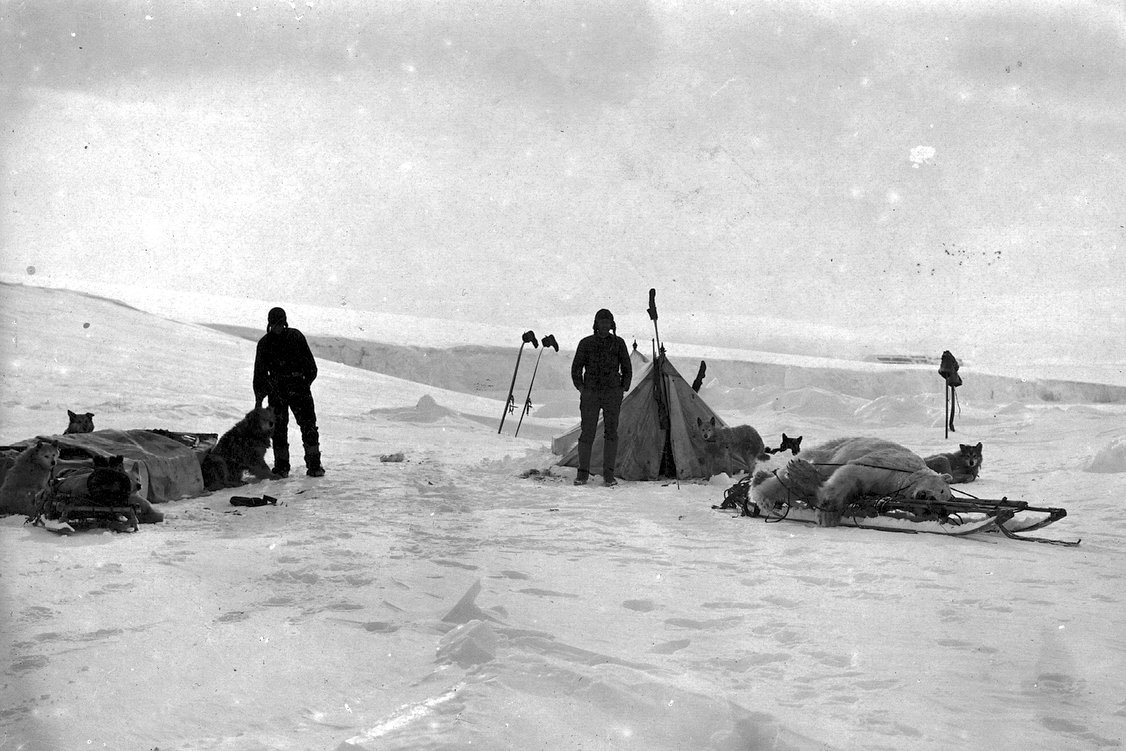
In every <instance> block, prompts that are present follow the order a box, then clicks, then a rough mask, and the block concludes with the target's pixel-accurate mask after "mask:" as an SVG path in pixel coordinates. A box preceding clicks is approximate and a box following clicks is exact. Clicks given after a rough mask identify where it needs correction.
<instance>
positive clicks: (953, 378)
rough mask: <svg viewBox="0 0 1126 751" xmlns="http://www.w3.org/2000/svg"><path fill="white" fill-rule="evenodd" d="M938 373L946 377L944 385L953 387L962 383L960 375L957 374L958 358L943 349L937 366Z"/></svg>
mask: <svg viewBox="0 0 1126 751" xmlns="http://www.w3.org/2000/svg"><path fill="white" fill-rule="evenodd" d="M938 374H939V375H940V376H942V377H943V378H945V379H946V385H947V386H949V387H950V388H955V387H957V386H961V385H962V377H961V376H960V375H958V359H957V358H956V357H954V355H952V354H951V353H950V350H945V351H944V352H943V353H942V364H941V365H939V366H938Z"/></svg>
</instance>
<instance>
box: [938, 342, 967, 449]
mask: <svg viewBox="0 0 1126 751" xmlns="http://www.w3.org/2000/svg"><path fill="white" fill-rule="evenodd" d="M938 374H939V375H940V376H942V377H943V378H944V379H946V406H947V407H948V408H949V410H950V417H949V418H948V419H947V421H946V435H947V437H949V436H950V432H951V431H954V407H955V406H956V405H957V404H958V395H957V394H956V393H955V391H954V389H956V388H957V387H958V386H961V385H962V377H961V376H960V375H958V360H957V358H955V357H954V355H953V354H951V352H950V350H944V351H943V353H942V363H941V364H940V365H939V366H938ZM955 432H956V431H955Z"/></svg>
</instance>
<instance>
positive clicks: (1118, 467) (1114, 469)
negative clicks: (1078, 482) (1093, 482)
mask: <svg viewBox="0 0 1126 751" xmlns="http://www.w3.org/2000/svg"><path fill="white" fill-rule="evenodd" d="M1083 471H1084V472H1099V473H1103V474H1112V473H1118V472H1126V437H1123V438H1116V439H1115V440H1113V441H1111V442H1110V443H1109V444H1107V445H1106V446H1104V447H1103V448H1102V449H1100V450H1099V453H1097V454H1095V458H1094V459H1092V460H1091V463H1090V464H1088V465H1087V466H1086V468H1085V469H1084V470H1083Z"/></svg>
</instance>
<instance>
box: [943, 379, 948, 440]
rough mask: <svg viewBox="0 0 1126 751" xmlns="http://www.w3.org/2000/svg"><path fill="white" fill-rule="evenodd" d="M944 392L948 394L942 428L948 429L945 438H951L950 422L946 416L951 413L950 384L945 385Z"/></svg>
mask: <svg viewBox="0 0 1126 751" xmlns="http://www.w3.org/2000/svg"><path fill="white" fill-rule="evenodd" d="M942 391H943V393H944V394H946V408H945V409H943V410H942V427H943V428H945V429H946V434H945V435H944V436H943V437H944V438H949V437H950V421H949V420H947V419H946V415H947V414H949V412H950V384H945V385H944V386H943V387H942Z"/></svg>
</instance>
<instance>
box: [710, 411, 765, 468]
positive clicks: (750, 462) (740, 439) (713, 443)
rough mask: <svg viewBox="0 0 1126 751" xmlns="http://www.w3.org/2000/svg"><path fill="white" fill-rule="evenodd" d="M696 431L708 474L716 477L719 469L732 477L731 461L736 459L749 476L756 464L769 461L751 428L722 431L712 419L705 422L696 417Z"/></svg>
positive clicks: (743, 426) (745, 426)
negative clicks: (701, 443) (702, 443)
mask: <svg viewBox="0 0 1126 751" xmlns="http://www.w3.org/2000/svg"><path fill="white" fill-rule="evenodd" d="M696 427H698V428H699V429H700V437H701V438H703V439H704V452H705V455H706V457H707V461H708V472H709V473H710V474H713V475H715V474H719V470H720V469H721V468H722V469H723V470H725V471H726V472H727V474H729V475H734V474H735V471H734V462H733V461H732V460H733V459H739V460H740V461H741V462H742V463H743V465H744V466H745V467H746V468H747V474H751V473H752V472H754V471H755V464H756V463H758V462H759V461H765V460H766V459H769V458H770V457H769V456H767V455H766V453H765V451H764V449H763V446H764V444H763V442H762V436H760V435H759V434H758V431H757V430H755V429H754V428H752V427H751V426H750V425H737V426H735V427H733V428H721V427H719V426H717V425H716V422H715V418H714V417H713V418H711V419H710V420H709V421H708V422H704V421H703V420H702V419H700V418H699V417H697V418H696Z"/></svg>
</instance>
